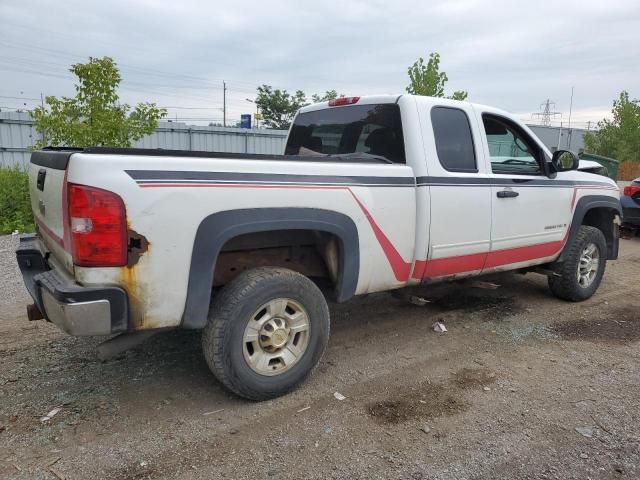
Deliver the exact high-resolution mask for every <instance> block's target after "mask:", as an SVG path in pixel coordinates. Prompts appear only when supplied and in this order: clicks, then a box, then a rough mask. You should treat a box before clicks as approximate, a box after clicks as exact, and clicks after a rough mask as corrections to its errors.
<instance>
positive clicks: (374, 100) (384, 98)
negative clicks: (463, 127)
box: [299, 93, 511, 116]
mask: <svg viewBox="0 0 640 480" xmlns="http://www.w3.org/2000/svg"><path fill="white" fill-rule="evenodd" d="M401 97H413V98H415V99H416V100H417V101H419V102H428V103H437V104H439V105H444V106H451V107H455V106H456V105H461V104H466V105H473V106H474V107H475V108H477V109H478V110H482V111H485V112H492V113H496V114H501V115H507V116H511V114H510V113H509V112H507V111H506V110H502V109H499V108H495V107H491V106H489V105H482V104H479V103H471V102H467V101H464V100H452V99H450V98H441V97H428V96H425V95H410V94H407V93H401V94H396V95H391V94H385V95H364V96H362V97H360V98H359V100H358V101H357V103H353V104H350V105H343V106H338V107H331V108H344V107H349V106H353V105H372V104H381V103H397V102H398V101H399V100H400V98H401ZM325 108H329V102H320V103H313V104H311V105H307V106H306V107H302V108H301V109H300V110H299V113H306V112H312V111H315V110H323V109H325Z"/></svg>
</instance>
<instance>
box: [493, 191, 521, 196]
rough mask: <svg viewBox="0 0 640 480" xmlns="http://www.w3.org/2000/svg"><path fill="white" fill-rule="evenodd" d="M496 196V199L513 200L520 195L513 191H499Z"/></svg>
mask: <svg viewBox="0 0 640 480" xmlns="http://www.w3.org/2000/svg"><path fill="white" fill-rule="evenodd" d="M497 195H498V198H515V197H517V196H518V195H520V193H518V192H514V191H513V190H500V191H499V192H498V193H497Z"/></svg>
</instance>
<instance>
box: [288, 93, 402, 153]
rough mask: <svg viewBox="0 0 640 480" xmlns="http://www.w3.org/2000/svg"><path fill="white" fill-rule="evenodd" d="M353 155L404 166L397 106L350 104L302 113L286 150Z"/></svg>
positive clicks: (297, 118)
mask: <svg viewBox="0 0 640 480" xmlns="http://www.w3.org/2000/svg"><path fill="white" fill-rule="evenodd" d="M356 152H358V153H368V154H371V155H375V156H378V157H384V158H386V159H387V160H390V161H391V162H394V163H405V154H404V140H403V137H402V122H401V121H400V108H399V107H398V105H396V104H389V103H385V104H377V105H352V106H347V107H334V108H326V109H322V110H315V111H312V112H306V113H301V114H299V115H298V116H297V117H296V119H295V122H294V124H293V126H292V127H291V133H290V135H289V139H288V140H287V147H286V149H285V155H344V154H350V153H356ZM346 158H347V159H348V157H346Z"/></svg>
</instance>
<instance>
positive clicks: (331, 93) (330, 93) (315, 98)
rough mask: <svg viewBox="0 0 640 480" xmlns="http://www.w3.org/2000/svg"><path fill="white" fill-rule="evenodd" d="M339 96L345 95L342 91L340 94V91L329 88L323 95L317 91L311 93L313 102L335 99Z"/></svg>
mask: <svg viewBox="0 0 640 480" xmlns="http://www.w3.org/2000/svg"><path fill="white" fill-rule="evenodd" d="M338 97H344V95H343V94H342V93H341V94H340V95H338V92H336V91H335V90H327V91H326V92H324V95H322V96H321V95H318V94H317V93H314V94H313V95H311V101H312V102H313V103H320V102H328V101H329V100H335V99H336V98H338Z"/></svg>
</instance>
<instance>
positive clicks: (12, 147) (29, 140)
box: [0, 112, 38, 166]
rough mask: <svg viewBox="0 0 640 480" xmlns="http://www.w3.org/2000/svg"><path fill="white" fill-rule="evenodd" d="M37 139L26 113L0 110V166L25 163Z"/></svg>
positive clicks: (29, 117)
mask: <svg viewBox="0 0 640 480" xmlns="http://www.w3.org/2000/svg"><path fill="white" fill-rule="evenodd" d="M37 139H38V133H37V132H36V130H35V128H33V126H32V122H31V116H30V115H29V114H28V113H18V112H0V166H12V165H16V164H18V165H26V164H27V163H28V162H29V156H30V155H31V153H30V151H29V147H30V146H31V145H33V144H34V142H35V141H36V140H37Z"/></svg>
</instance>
